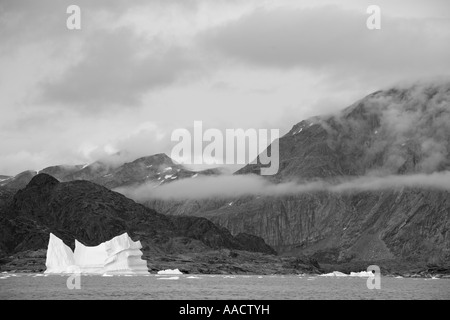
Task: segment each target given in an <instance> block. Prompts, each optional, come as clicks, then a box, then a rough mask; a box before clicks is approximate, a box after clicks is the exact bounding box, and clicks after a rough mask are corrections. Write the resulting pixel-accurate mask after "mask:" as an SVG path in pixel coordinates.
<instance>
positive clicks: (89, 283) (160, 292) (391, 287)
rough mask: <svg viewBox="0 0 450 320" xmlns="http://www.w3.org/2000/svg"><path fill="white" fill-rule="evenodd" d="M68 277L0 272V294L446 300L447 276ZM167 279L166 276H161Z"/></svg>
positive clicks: (16, 296)
mask: <svg viewBox="0 0 450 320" xmlns="http://www.w3.org/2000/svg"><path fill="white" fill-rule="evenodd" d="M170 277H172V276H156V275H149V276H131V277H130V276H114V277H101V276H81V280H80V287H81V288H80V289H73V290H69V289H68V288H67V284H66V282H67V280H68V276H60V275H49V276H43V275H35V274H16V275H11V274H7V275H5V274H0V299H2V300H3V299H221V300H222V299H226V300H229V299H277V300H278V299H450V279H410V278H408V279H406V278H405V279H396V278H389V277H382V278H381V289H379V290H376V289H373V290H369V289H368V288H367V284H366V281H367V279H366V278H353V277H343V278H339V277H337V278H336V277H318V276H311V277H310V276H302V277H300V276H224V275H216V276H211V275H197V276H195V277H196V278H190V277H193V276H192V275H190V276H188V275H182V276H179V278H178V279H176V280H175V279H167V278H170ZM164 278H166V279H164Z"/></svg>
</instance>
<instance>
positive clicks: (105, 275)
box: [102, 273, 114, 277]
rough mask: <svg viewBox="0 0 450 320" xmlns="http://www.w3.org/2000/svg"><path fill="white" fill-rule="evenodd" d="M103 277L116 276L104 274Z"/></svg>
mask: <svg viewBox="0 0 450 320" xmlns="http://www.w3.org/2000/svg"><path fill="white" fill-rule="evenodd" d="M102 277H114V276H113V275H112V274H107V273H104V274H102Z"/></svg>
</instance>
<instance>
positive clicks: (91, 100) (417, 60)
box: [0, 0, 450, 175]
mask: <svg viewBox="0 0 450 320" xmlns="http://www.w3.org/2000/svg"><path fill="white" fill-rule="evenodd" d="M71 4H75V5H78V6H79V7H80V9H81V30H69V29H68V28H67V27H66V20H67V18H68V17H69V14H67V13H66V9H67V7H68V6H69V5H71ZM373 4H375V5H378V6H379V7H380V9H381V29H380V30H369V29H368V28H367V27H366V20H367V18H368V17H369V14H367V12H366V9H367V7H368V6H369V5H373ZM449 9H450V4H448V1H445V0H443V1H440V0H434V1H406V0H405V1H403V0H396V1H392V0H390V1H389V0H382V1H381V0H380V1H378V0H375V1H365V0H354V1H352V0H349V1H327V0H323V1H299V0H295V1H294V0H277V1H269V0H239V1H238V0H227V1H225V0H215V1H207V0H179V1H175V0H147V1H144V0H136V1H125V0H108V1H107V0H99V1H88V0H84V1H78V0H71V1H66V0H54V1H50V0H41V1H36V0H28V1H24V0H0V174H4V175H15V174H17V173H19V172H21V171H24V170H28V169H29V170H40V169H43V168H45V167H47V166H50V165H57V164H85V163H90V162H93V161H95V160H97V159H101V158H104V157H107V156H108V155H111V154H114V153H116V152H118V151H122V153H121V154H123V155H124V157H125V158H124V161H129V160H133V159H135V158H137V157H140V156H145V155H151V154H155V153H160V152H165V153H167V154H169V155H170V152H171V148H172V147H173V145H174V143H173V142H171V140H170V136H171V133H172V132H173V130H175V129H177V128H191V127H192V126H193V124H194V121H197V120H200V121H202V122H203V126H204V127H205V128H218V129H220V130H225V129H227V128H244V129H248V128H255V129H272V128H278V129H280V133H281V134H284V133H286V132H287V131H289V130H290V129H291V128H292V126H293V125H295V124H296V123H298V122H300V121H301V120H303V119H306V118H308V117H311V116H315V115H320V114H328V113H334V112H338V111H339V110H341V109H343V108H345V107H347V106H349V105H351V104H352V103H353V102H355V101H356V100H358V99H361V98H363V97H364V96H365V95H367V94H370V93H371V92H374V91H377V90H379V89H384V88H389V87H390V86H394V85H397V84H399V83H405V82H414V81H423V80H428V79H436V78H446V79H448V78H449V77H450V59H449V58H448V57H449V56H450V10H449Z"/></svg>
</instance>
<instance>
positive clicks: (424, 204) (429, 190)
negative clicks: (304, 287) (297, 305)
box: [146, 83, 450, 263]
mask: <svg viewBox="0 0 450 320" xmlns="http://www.w3.org/2000/svg"><path fill="white" fill-rule="evenodd" d="M449 137H450V84H448V83H445V84H438V85H435V84H431V85H416V86H413V87H408V88H395V89H390V90H386V91H379V92H375V93H373V94H371V95H369V96H367V97H365V98H364V99H362V100H360V101H358V102H356V103H355V104H354V105H352V106H350V107H348V108H346V109H344V110H343V111H342V112H340V113H338V114H334V115H328V116H322V117H314V118H311V119H308V120H305V121H302V122H300V123H298V124H296V125H295V126H294V127H293V128H292V129H291V130H290V132H289V133H287V134H286V135H285V136H283V137H282V138H280V141H279V143H280V170H279V172H278V173H277V174H276V175H274V176H269V177H265V178H266V179H268V180H269V181H271V182H273V183H277V184H278V183H284V182H295V183H298V184H302V183H308V182H311V181H320V182H326V183H331V184H337V183H339V181H341V180H342V179H347V180H348V179H352V178H357V177H366V178H367V179H370V178H371V177H391V179H394V180H395V179H396V178H395V177H400V176H405V175H412V174H417V173H422V174H428V173H435V174H445V172H447V171H448V170H450V156H449V152H450V138H449ZM259 168H260V165H259V164H255V165H248V166H246V167H244V168H243V169H241V170H240V171H238V172H237V173H236V174H239V175H245V174H251V173H256V174H258V173H259ZM381 181H383V180H381ZM146 204H147V206H149V207H152V208H155V209H157V210H158V211H159V212H163V213H166V214H174V215H177V214H184V215H196V216H203V217H207V218H208V219H210V220H212V221H214V222H216V223H218V224H219V225H221V226H224V227H226V228H228V229H229V230H230V231H231V232H232V233H234V234H236V233H239V232H246V233H250V234H254V235H257V236H260V237H262V238H263V239H264V240H265V241H266V242H267V243H268V244H270V245H271V246H273V247H274V248H275V249H277V250H278V251H279V252H282V253H286V254H300V253H301V254H311V255H314V256H315V257H316V258H317V259H318V260H319V262H329V263H334V262H345V261H356V260H366V261H368V260H372V261H373V260H383V259H394V260H395V259H397V260H400V259H409V260H415V261H419V260H420V261H429V262H430V261H431V262H433V263H434V262H436V263H445V262H446V261H447V262H448V261H450V192H449V190H448V189H442V188H440V187H433V186H427V187H423V186H421V185H420V179H419V180H418V181H416V182H415V184H410V185H405V186H397V187H392V186H387V187H383V184H382V183H381V185H379V186H378V187H377V188H374V189H373V190H363V189H361V190H360V189H359V188H358V185H355V186H354V188H353V189H351V190H347V191H346V192H331V191H329V190H323V191H320V190H315V191H310V192H301V193H300V192H299V193H298V194H295V193H294V194H286V195H279V196H272V197H270V196H269V197H268V196H258V195H255V196H245V197H237V198H229V199H208V200H192V199H191V200H185V201H162V200H150V201H148V202H147V203H146Z"/></svg>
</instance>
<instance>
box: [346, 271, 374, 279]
mask: <svg viewBox="0 0 450 320" xmlns="http://www.w3.org/2000/svg"><path fill="white" fill-rule="evenodd" d="M350 277H361V278H366V277H375V274H374V273H372V272H369V271H361V272H350Z"/></svg>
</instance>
